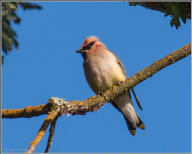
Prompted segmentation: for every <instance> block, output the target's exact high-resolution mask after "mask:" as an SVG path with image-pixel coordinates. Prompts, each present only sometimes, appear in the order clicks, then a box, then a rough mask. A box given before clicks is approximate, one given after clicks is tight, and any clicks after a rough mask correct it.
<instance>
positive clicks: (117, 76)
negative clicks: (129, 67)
mask: <svg viewBox="0 0 192 154" xmlns="http://www.w3.org/2000/svg"><path fill="white" fill-rule="evenodd" d="M84 71H85V76H86V79H87V81H88V83H89V85H90V87H91V88H92V90H93V91H94V92H95V93H98V92H99V91H102V90H106V89H108V88H110V87H111V86H112V85H114V84H117V83H118V82H120V81H124V80H125V79H126V77H125V75H124V74H123V73H122V70H121V68H120V66H119V65H118V63H117V62H116V59H115V57H114V56H113V55H107V56H97V55H95V57H94V56H92V57H89V59H88V60H87V61H85V62H84Z"/></svg>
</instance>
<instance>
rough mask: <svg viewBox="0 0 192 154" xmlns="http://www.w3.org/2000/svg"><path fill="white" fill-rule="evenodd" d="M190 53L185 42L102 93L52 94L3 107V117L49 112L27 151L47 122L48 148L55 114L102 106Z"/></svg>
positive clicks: (52, 132) (188, 45) (44, 129)
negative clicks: (74, 97)
mask: <svg viewBox="0 0 192 154" xmlns="http://www.w3.org/2000/svg"><path fill="white" fill-rule="evenodd" d="M190 54H191V44H187V45H185V46H184V47H182V48H180V49H178V50H176V51H174V52H172V53H171V54H169V55H168V56H166V57H164V58H162V59H160V60H157V61H156V62H155V63H153V64H152V65H150V66H148V67H146V68H144V69H143V70H141V71H140V72H138V73H136V74H135V75H133V76H132V77H130V78H128V79H127V80H125V81H124V82H122V83H121V84H120V85H114V86H113V87H111V88H110V89H108V90H106V91H105V92H104V93H103V94H102V95H96V96H92V97H90V98H88V99H87V100H83V101H68V102H67V101H65V100H64V99H62V98H58V97H51V98H50V99H49V100H48V103H47V104H43V105H39V106H34V107H30V106H27V107H26V108H24V109H7V110H5V109H4V110H2V117H3V118H21V117H22V118H31V117H34V116H40V115H43V114H46V113H48V116H47V118H46V119H45V120H44V122H43V124H42V126H41V128H40V129H39V132H38V133H37V135H36V137H35V139H34V140H33V141H32V142H31V144H30V146H29V148H28V150H27V151H26V153H32V152H33V151H34V150H35V148H36V146H37V144H38V143H39V142H40V140H41V139H42V137H43V136H44V134H45V131H46V130H47V128H48V126H49V125H50V124H51V127H50V134H49V139H48V143H47V147H46V150H45V152H48V151H49V148H50V146H51V143H52V139H53V135H54V128H55V124H56V120H57V118H58V117H59V116H60V115H62V114H68V113H71V114H73V115H74V114H86V112H90V111H96V110H98V109H99V108H101V106H102V105H104V104H105V103H106V102H109V101H111V100H114V99H115V98H116V97H117V96H118V95H120V94H123V93H124V92H126V91H128V90H129V89H130V88H131V87H134V86H136V85H137V84H139V83H141V82H142V81H144V80H146V79H147V78H149V77H151V76H152V75H154V74H155V73H157V72H158V71H160V70H161V69H163V68H165V67H167V66H169V65H171V64H173V63H175V62H177V61H178V60H180V59H183V58H184V57H186V56H188V55H190Z"/></svg>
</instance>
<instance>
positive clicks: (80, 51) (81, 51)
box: [76, 49, 86, 53]
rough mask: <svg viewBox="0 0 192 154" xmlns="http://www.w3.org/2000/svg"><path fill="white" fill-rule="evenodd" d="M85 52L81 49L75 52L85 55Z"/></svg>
mask: <svg viewBox="0 0 192 154" xmlns="http://www.w3.org/2000/svg"><path fill="white" fill-rule="evenodd" d="M85 52H86V50H83V49H79V50H76V53H85Z"/></svg>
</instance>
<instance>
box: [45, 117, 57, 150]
mask: <svg viewBox="0 0 192 154" xmlns="http://www.w3.org/2000/svg"><path fill="white" fill-rule="evenodd" d="M58 118H59V116H56V117H55V119H53V121H52V123H51V126H50V129H49V138H48V141H47V147H46V149H45V153H48V152H49V149H50V147H51V145H52V141H53V135H54V132H55V125H56V122H57V119H58Z"/></svg>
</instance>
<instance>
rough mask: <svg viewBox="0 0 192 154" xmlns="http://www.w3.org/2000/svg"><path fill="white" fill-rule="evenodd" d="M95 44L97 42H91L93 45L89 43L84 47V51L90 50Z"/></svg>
mask: <svg viewBox="0 0 192 154" xmlns="http://www.w3.org/2000/svg"><path fill="white" fill-rule="evenodd" d="M94 43H95V42H91V43H89V44H88V45H86V46H84V47H83V50H89V49H91V47H92V46H93V44H94Z"/></svg>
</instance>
